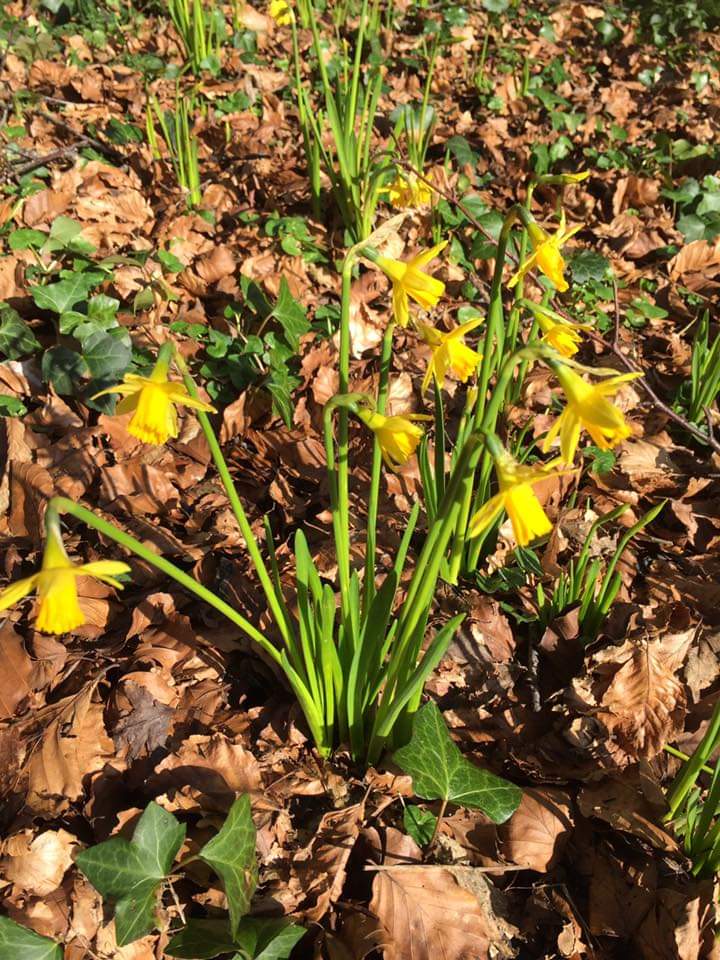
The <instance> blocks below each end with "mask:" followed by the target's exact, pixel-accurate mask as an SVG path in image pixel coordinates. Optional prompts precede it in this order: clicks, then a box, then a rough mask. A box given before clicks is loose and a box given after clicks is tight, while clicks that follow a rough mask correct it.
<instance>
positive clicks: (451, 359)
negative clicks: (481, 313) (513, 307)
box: [416, 317, 483, 392]
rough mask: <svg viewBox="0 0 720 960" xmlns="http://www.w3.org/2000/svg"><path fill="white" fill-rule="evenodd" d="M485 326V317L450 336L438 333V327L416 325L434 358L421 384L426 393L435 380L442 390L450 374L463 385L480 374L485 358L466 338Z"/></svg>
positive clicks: (471, 322) (454, 331)
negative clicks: (479, 366) (473, 376)
mask: <svg viewBox="0 0 720 960" xmlns="http://www.w3.org/2000/svg"><path fill="white" fill-rule="evenodd" d="M482 322H483V321H482V317H476V318H475V319H473V320H468V322H467V323H463V324H461V325H460V326H459V327H455V329H454V330H450V331H449V332H446V331H443V330H438V329H437V327H431V326H429V325H428V324H425V323H418V324H417V325H416V326H417V331H418V333H419V334H420V336H421V337H422V339H423V340H424V341H425V343H427V345H428V346H429V347H430V349H431V350H432V356H431V358H430V362H429V363H428V368H427V372H426V374H425V379H424V380H423V384H422V389H423V392H424V391H425V390H427V388H428V387H429V386H430V381H431V380H432V379H433V378H434V379H435V381H436V382H437V384H438V386H439V387H440V389H442V387H443V384H444V383H445V376H446V375H447V373H448V371H450V372H451V373H453V374H454V375H455V376H456V377H457V378H458V380H460V381H461V382H462V383H465V382H466V381H467V380H469V379H470V377H471V376H472V375H473V373H475V371H476V370H477V367H478V364H479V363H480V361H481V360H482V356H481V355H480V354H479V353H478V352H477V350H473V349H472V348H471V347H468V346H467V344H466V343H465V340H464V338H465V335H466V334H467V333H469V332H470V331H471V330H474V329H475V327H478V326H479V325H480V324H481V323H482Z"/></svg>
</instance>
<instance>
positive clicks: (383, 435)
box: [355, 397, 431, 471]
mask: <svg viewBox="0 0 720 960" xmlns="http://www.w3.org/2000/svg"><path fill="white" fill-rule="evenodd" d="M355 413H356V414H357V416H358V418H359V419H360V420H362V422H363V423H364V424H365V426H366V427H368V428H369V429H370V430H372V432H373V433H374V434H375V437H376V438H377V441H378V443H379V444H380V451H381V453H382V457H383V460H384V461H385V465H386V466H387V467H388V468H389V469H390V470H393V471H396V470H397V469H398V468H399V467H401V466H403V464H405V463H407V461H408V460H409V459H410V457H412V455H413V454H414V453H415V451H416V450H417V448H418V444H419V443H420V441H421V440H422V438H423V429H422V427H419V426H418V425H417V421H421V420H430V419H431V418H430V417H429V416H426V415H425V414H419V413H411V414H408V415H407V416H390V417H388V416H385V414H382V413H378V412H377V411H376V410H375V405H374V403H373V402H372V400H371V399H370V398H369V397H368V402H367V403H360V404H358V405H357V406H356V407H355Z"/></svg>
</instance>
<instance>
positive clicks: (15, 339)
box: [0, 307, 40, 360]
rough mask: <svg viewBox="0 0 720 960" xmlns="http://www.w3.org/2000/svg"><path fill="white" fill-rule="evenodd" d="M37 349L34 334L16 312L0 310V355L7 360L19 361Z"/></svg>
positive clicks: (8, 308)
mask: <svg viewBox="0 0 720 960" xmlns="http://www.w3.org/2000/svg"><path fill="white" fill-rule="evenodd" d="M39 347H40V344H39V343H38V341H37V339H36V337H35V334H34V333H33V332H32V330H31V329H30V327H29V326H28V324H27V323H25V321H24V320H23V318H22V317H21V316H20V314H19V313H18V312H17V310H13V308H12V307H2V308H0V353H3V354H4V355H5V356H6V357H7V358H8V359H9V360H19V359H20V357H25V356H27V355H28V354H29V353H32V352H33V351H34V350H37V349H39Z"/></svg>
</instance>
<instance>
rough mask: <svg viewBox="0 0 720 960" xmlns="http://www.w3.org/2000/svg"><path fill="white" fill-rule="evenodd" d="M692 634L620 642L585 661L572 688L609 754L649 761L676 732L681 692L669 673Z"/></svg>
mask: <svg viewBox="0 0 720 960" xmlns="http://www.w3.org/2000/svg"><path fill="white" fill-rule="evenodd" d="M694 635H695V631H694V629H690V630H686V631H683V632H682V633H677V634H666V635H665V636H663V637H657V638H653V639H649V640H638V639H633V640H626V641H625V643H624V644H623V645H622V646H621V647H609V648H607V649H605V650H602V651H600V653H598V654H596V655H595V657H593V658H591V662H590V670H589V671H588V672H587V675H586V676H584V677H583V678H582V679H580V680H576V681H575V683H574V688H575V691H576V693H578V694H579V695H580V699H581V700H584V701H585V705H586V706H587V707H589V708H590V713H591V714H592V716H593V718H594V720H595V721H596V722H599V723H600V724H602V725H603V726H604V727H605V729H606V730H607V732H608V734H609V736H610V739H611V744H609V748H610V749H611V751H612V750H619V752H620V753H621V754H625V758H626V760H628V759H638V758H640V757H645V758H649V757H653V756H655V755H656V754H657V753H659V752H660V751H661V750H662V748H663V745H664V744H665V743H667V742H668V741H670V740H673V739H674V737H675V735H676V734H677V733H678V732H679V731H680V729H681V723H682V718H683V716H684V709H685V690H684V687H683V684H682V683H681V681H680V680H679V679H678V677H676V676H675V674H676V672H677V671H678V670H679V669H680V667H681V666H682V664H683V662H684V660H685V656H686V654H687V651H688V648H689V646H690V643H691V641H692V639H693V637H694ZM593 668H594V669H593ZM600 690H602V693H600Z"/></svg>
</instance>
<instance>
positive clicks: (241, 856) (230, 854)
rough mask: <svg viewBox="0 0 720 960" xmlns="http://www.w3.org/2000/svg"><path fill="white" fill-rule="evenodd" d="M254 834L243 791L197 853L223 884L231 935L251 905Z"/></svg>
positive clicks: (254, 883) (254, 876)
mask: <svg viewBox="0 0 720 960" xmlns="http://www.w3.org/2000/svg"><path fill="white" fill-rule="evenodd" d="M255 837H256V831H255V824H254V823H253V819H252V813H251V807H250V798H249V797H248V795H247V794H245V795H244V796H242V797H238V799H237V800H236V801H235V802H234V803H233V805H232V807H230V812H229V813H228V815H227V819H226V820H225V823H224V824H223V825H222V828H221V830H220V832H219V833H218V834H217V835H216V836H215V837H213V838H212V840H210V841H209V842H208V843H206V844H205V846H204V847H203V848H202V850H201V851H200V857H201V858H202V859H203V860H204V861H205V862H206V863H207V864H209V865H210V866H211V867H212V868H213V870H214V871H215V872H216V873H217V874H218V876H219V877H220V879H221V880H222V881H223V884H224V886H225V895H226V897H227V900H228V907H229V910H230V929H231V932H232V934H233V936H234V935H235V934H236V933H237V930H238V928H239V926H240V921H241V920H242V918H243V917H244V916H245V914H246V913H247V912H248V910H249V909H250V901H251V899H252V895H253V893H254V892H255V887H256V886H257V881H258V868H257V861H256V860H255Z"/></svg>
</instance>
